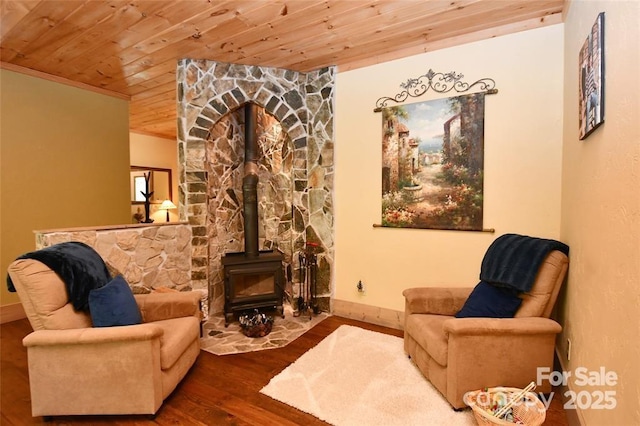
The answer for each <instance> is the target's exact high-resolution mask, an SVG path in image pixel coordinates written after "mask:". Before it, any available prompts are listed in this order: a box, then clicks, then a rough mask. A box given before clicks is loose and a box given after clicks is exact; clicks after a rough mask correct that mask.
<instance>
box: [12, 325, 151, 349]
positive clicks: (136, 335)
mask: <svg viewBox="0 0 640 426" xmlns="http://www.w3.org/2000/svg"><path fill="white" fill-rule="evenodd" d="M162 334H163V331H162V328H161V327H160V326H158V325H155V324H137V325H127V326H122V327H96V328H74V329H68V330H38V331H34V332H33V333H30V334H28V335H27V336H26V337H25V338H24V339H22V344H23V345H24V346H26V347H29V346H59V345H95V344H103V343H113V342H132V341H143V340H153V339H155V338H159V337H161V336H162Z"/></svg>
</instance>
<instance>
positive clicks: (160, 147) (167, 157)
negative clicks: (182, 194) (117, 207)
mask: <svg viewBox="0 0 640 426" xmlns="http://www.w3.org/2000/svg"><path fill="white" fill-rule="evenodd" d="M129 156H130V161H131V165H132V166H143V167H158V168H162V169H171V183H172V187H173V189H172V200H171V201H173V204H175V205H176V206H177V205H178V143H177V141H176V140H175V139H165V138H159V137H157V136H150V135H143V134H140V133H130V134H129ZM136 208H137V206H134V207H133V213H135V211H136ZM143 211H144V208H143ZM150 216H151V219H154V220H155V221H156V222H164V221H165V220H166V217H167V215H166V210H161V211H158V210H155V211H154V212H153V213H151V214H150ZM169 220H170V221H171V222H176V221H178V220H179V217H178V209H175V210H169Z"/></svg>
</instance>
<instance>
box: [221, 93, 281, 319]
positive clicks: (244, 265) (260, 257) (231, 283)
mask: <svg viewBox="0 0 640 426" xmlns="http://www.w3.org/2000/svg"><path fill="white" fill-rule="evenodd" d="M256 108H257V106H256V105H255V104H252V103H248V104H246V105H245V107H244V115H245V123H244V133H245V138H244V146H245V148H244V177H243V179H242V196H243V201H242V207H243V216H244V250H245V251H244V252H241V253H226V254H225V255H224V257H223V258H222V265H223V268H224V292H225V295H224V313H225V326H227V325H229V322H230V321H231V320H232V319H233V314H234V313H235V312H237V311H242V310H248V309H256V308H261V307H273V308H276V309H278V311H279V313H280V315H282V316H283V317H284V310H283V308H282V299H283V294H284V291H283V289H284V274H283V270H282V261H283V256H282V254H281V253H279V252H273V251H260V250H259V249H258V194H257V187H258V164H257V158H258V141H257V139H258V138H257V134H256V133H257V132H256V113H257V111H256Z"/></svg>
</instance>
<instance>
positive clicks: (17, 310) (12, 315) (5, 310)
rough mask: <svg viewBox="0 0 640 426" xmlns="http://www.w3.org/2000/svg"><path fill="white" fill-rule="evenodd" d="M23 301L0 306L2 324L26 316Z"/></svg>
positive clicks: (0, 322) (0, 321)
mask: <svg viewBox="0 0 640 426" xmlns="http://www.w3.org/2000/svg"><path fill="white" fill-rule="evenodd" d="M26 317H27V314H25V313H24V309H23V308H22V303H12V304H10V305H4V306H0V324H4V323H5V322H11V321H17V320H19V319H22V318H26Z"/></svg>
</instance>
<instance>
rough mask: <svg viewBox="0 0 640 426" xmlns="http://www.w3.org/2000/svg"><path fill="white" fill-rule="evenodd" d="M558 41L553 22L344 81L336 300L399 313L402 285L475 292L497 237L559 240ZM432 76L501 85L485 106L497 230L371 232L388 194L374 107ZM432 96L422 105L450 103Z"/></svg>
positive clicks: (488, 189)
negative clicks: (517, 235)
mask: <svg viewBox="0 0 640 426" xmlns="http://www.w3.org/2000/svg"><path fill="white" fill-rule="evenodd" d="M562 44H563V26H562V25H554V26H550V27H546V28H542V29H537V30H531V31H527V32H522V33H518V34H514V35H509V36H504V37H499V38H494V39H491V40H486V41H481V42H476V43H471V44H467V45H463V46H459V47H455V48H450V49H444V50H440V51H436V52H431V53H426V54H423V55H419V56H414V57H410V58H407V59H403V60H398V61H394V62H388V63H384V64H380V65H376V66H372V67H368V68H364V69H359V70H354V71H349V72H343V73H338V76H337V92H336V93H337V96H336V128H337V131H336V150H335V153H336V160H335V163H336V179H335V203H336V274H335V298H336V299H340V300H345V301H350V302H355V303H361V304H366V305H373V306H378V307H382V308H388V309H394V310H398V311H402V310H404V299H403V297H402V290H403V289H405V288H408V287H413V286H439V285H447V286H450V285H451V286H468V287H471V286H474V285H475V284H477V282H478V275H479V272H480V263H481V260H482V256H483V255H484V253H485V251H486V249H487V247H488V246H489V244H491V242H492V241H493V240H494V239H495V238H496V237H498V236H499V235H501V234H504V233H508V232H516V233H522V234H527V235H532V236H539V237H545V238H559V237H560V195H561V194H560V188H561V183H560V179H561V162H562V74H563V70H562V63H563V59H562ZM430 68H432V69H433V70H434V71H441V72H449V71H456V72H459V73H463V74H464V75H465V80H466V81H468V82H473V81H475V80H477V79H480V78H483V77H490V78H493V79H494V80H495V81H496V87H497V88H498V89H499V93H498V94H497V95H491V96H488V97H487V98H486V110H485V194H484V195H485V202H484V225H485V228H495V229H496V233H495V234H489V233H476V232H457V231H436V230H413V229H390V228H375V229H374V228H373V227H372V225H373V224H374V223H375V224H378V223H380V222H381V217H380V216H381V191H382V189H381V162H382V149H381V115H380V113H374V112H373V108H374V107H375V104H376V100H377V99H378V98H380V97H382V96H394V95H395V94H396V93H398V92H400V90H401V88H400V86H399V85H400V83H403V82H406V80H407V79H408V78H410V77H414V78H415V77H418V76H420V75H422V74H425V73H426V72H427V71H428V70H429V69H430ZM428 95H429V96H424V97H423V98H420V99H419V100H418V101H422V100H428V99H434V98H436V97H440V98H442V97H447V96H449V95H439V96H434V95H433V94H428ZM409 102H410V101H409ZM414 102H415V100H414ZM358 280H362V281H363V282H364V283H365V286H366V292H365V295H361V294H360V293H358V292H357V290H356V283H357V282H358Z"/></svg>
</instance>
